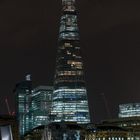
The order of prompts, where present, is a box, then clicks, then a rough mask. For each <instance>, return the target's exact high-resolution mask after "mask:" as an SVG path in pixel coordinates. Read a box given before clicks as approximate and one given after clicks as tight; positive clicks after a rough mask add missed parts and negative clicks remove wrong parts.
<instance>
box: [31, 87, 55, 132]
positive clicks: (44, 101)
mask: <svg viewBox="0 0 140 140" xmlns="http://www.w3.org/2000/svg"><path fill="white" fill-rule="evenodd" d="M52 92H53V87H52V86H39V87H37V88H35V89H34V90H33V92H32V97H31V98H32V101H31V108H30V114H31V120H32V129H33V128H35V127H37V126H40V125H45V124H48V123H49V122H50V118H49V116H50V111H51V102H52Z"/></svg>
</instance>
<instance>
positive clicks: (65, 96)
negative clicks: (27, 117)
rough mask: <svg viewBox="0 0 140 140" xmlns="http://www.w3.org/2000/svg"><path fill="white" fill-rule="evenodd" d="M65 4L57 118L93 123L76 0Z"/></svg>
mask: <svg viewBox="0 0 140 140" xmlns="http://www.w3.org/2000/svg"><path fill="white" fill-rule="evenodd" d="M62 6H63V8H62V16H61V20H60V30H59V40H58V52H57V60H56V72H55V81H54V91H53V97H52V116H53V121H54V122H60V121H66V122H77V123H89V122H90V117H89V108H88V99H87V90H86V87H85V80H84V70H83V62H82V58H81V54H80V38H79V29H78V25H77V14H76V9H75V0H62Z"/></svg>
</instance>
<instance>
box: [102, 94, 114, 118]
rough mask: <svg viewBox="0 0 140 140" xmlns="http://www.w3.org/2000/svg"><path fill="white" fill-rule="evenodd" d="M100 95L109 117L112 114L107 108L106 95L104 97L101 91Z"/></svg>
mask: <svg viewBox="0 0 140 140" xmlns="http://www.w3.org/2000/svg"><path fill="white" fill-rule="evenodd" d="M100 95H101V96H102V98H103V101H104V104H105V109H106V111H107V115H108V118H109V119H111V118H112V116H111V113H110V109H109V106H108V102H107V99H106V97H105V94H104V93H103V92H102V93H100Z"/></svg>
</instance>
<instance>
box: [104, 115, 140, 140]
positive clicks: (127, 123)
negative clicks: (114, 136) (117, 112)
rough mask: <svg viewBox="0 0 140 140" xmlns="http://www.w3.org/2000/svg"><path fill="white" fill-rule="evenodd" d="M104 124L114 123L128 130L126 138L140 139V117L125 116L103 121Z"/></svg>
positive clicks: (131, 139) (128, 139) (130, 139)
mask: <svg viewBox="0 0 140 140" xmlns="http://www.w3.org/2000/svg"><path fill="white" fill-rule="evenodd" d="M103 124H106V125H115V126H119V127H122V128H124V129H125V130H127V132H128V136H127V140H140V117H126V118H118V119H110V120H106V121H103Z"/></svg>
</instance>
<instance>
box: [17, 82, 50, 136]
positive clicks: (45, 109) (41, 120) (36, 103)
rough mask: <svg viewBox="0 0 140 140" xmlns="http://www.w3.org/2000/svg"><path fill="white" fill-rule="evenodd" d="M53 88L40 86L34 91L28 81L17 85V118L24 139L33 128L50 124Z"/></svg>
mask: <svg viewBox="0 0 140 140" xmlns="http://www.w3.org/2000/svg"><path fill="white" fill-rule="evenodd" d="M52 92H53V87H52V86H39V87H37V88H35V89H33V90H32V82H31V81H30V80H29V79H28V80H27V79H26V80H25V81H22V82H20V83H18V84H17V85H16V88H15V93H16V100H17V101H16V103H17V104H16V116H17V119H18V124H19V132H20V136H21V137H22V136H23V135H24V134H25V133H27V132H29V131H30V130H32V129H33V128H35V127H37V126H40V125H45V124H48V123H49V122H50V118H49V116H50V111H51V102H52Z"/></svg>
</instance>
